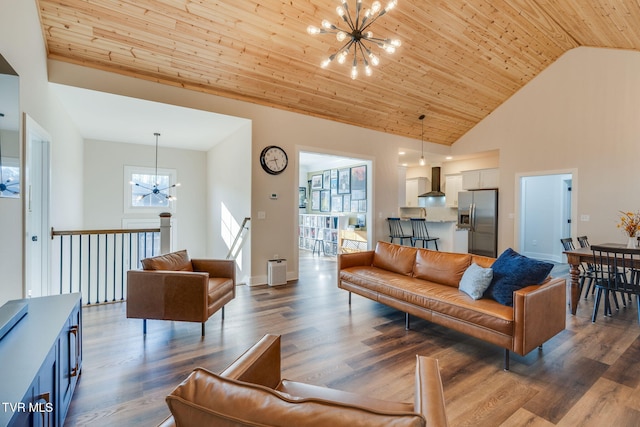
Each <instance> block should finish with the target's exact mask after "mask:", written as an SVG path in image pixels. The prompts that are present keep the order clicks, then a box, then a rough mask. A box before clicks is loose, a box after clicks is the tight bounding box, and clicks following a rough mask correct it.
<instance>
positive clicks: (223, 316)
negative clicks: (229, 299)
mask: <svg viewBox="0 0 640 427" xmlns="http://www.w3.org/2000/svg"><path fill="white" fill-rule="evenodd" d="M222 320H224V305H223V306H222Z"/></svg>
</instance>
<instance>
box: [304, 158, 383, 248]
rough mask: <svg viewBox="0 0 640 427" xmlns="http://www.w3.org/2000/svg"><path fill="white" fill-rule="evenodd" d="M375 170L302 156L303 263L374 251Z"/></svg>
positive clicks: (362, 162)
mask: <svg viewBox="0 0 640 427" xmlns="http://www.w3.org/2000/svg"><path fill="white" fill-rule="evenodd" d="M372 164H373V162H372V160H370V159H363V158H358V157H357V156H350V155H345V154H331V153H319V152H313V151H310V150H301V151H299V153H298V165H299V168H298V196H299V197H298V201H297V202H298V215H297V217H298V218H297V236H298V241H297V244H298V256H299V258H300V257H306V256H319V257H336V255H337V254H338V253H340V252H341V251H360V250H367V249H369V248H370V246H371V243H370V242H371V239H372V231H371V227H367V225H368V224H371V212H372V209H371V206H372V176H373V173H372V172H373V171H372Z"/></svg>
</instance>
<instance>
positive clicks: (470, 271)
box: [458, 262, 493, 299]
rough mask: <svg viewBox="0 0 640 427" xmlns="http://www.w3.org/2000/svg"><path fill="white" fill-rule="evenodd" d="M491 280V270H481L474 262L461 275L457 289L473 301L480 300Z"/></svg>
mask: <svg viewBox="0 0 640 427" xmlns="http://www.w3.org/2000/svg"><path fill="white" fill-rule="evenodd" d="M492 278H493V271H492V270H491V268H482V267H480V266H479V265H478V264H476V263H475V262H474V263H473V264H471V265H470V266H469V267H468V268H467V269H466V270H465V272H464V274H463V275H462V279H460V286H458V289H460V290H461V291H462V292H464V293H465V294H467V295H469V296H470V297H471V298H473V299H480V298H482V294H483V293H484V291H486V290H487V288H488V287H489V285H490V284H491V279H492Z"/></svg>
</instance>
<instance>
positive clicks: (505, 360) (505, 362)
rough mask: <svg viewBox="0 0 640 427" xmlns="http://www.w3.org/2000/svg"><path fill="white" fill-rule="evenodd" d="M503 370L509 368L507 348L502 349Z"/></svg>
mask: <svg viewBox="0 0 640 427" xmlns="http://www.w3.org/2000/svg"><path fill="white" fill-rule="evenodd" d="M504 370H505V371H508V370H509V350H507V349H506V348H505V349H504Z"/></svg>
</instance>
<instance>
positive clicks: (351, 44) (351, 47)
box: [307, 0, 401, 79]
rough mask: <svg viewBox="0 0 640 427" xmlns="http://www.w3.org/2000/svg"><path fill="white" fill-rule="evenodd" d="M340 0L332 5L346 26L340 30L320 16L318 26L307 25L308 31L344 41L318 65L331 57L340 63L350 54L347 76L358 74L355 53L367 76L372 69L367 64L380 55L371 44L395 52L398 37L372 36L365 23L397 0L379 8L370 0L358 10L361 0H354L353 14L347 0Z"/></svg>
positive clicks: (376, 3) (328, 61)
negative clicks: (339, 3) (319, 25)
mask: <svg viewBox="0 0 640 427" xmlns="http://www.w3.org/2000/svg"><path fill="white" fill-rule="evenodd" d="M341 2H342V4H341V5H340V6H338V7H337V8H336V12H337V13H338V16H340V18H342V20H343V21H344V23H345V24H346V25H347V26H348V27H349V29H348V30H344V29H342V28H340V27H338V26H336V25H333V24H332V23H331V22H329V21H328V20H327V19H324V20H322V28H318V27H314V26H313V25H309V27H307V32H308V33H309V34H311V35H315V34H327V33H328V34H335V35H336V39H337V40H338V41H339V42H345V43H344V45H343V46H342V47H341V48H340V49H339V50H338V51H337V52H336V53H334V54H333V55H331V56H329V58H327V59H325V60H324V61H323V62H322V68H326V67H327V66H329V64H330V63H331V62H332V61H333V60H334V59H336V58H337V59H338V63H340V64H344V63H345V62H346V61H347V58H348V57H349V55H351V56H352V57H353V62H352V65H351V78H352V79H356V78H357V77H358V57H360V58H361V59H360V60H361V61H362V63H363V64H364V72H365V74H366V75H367V76H370V75H371V73H372V70H371V65H374V66H375V65H378V64H379V63H380V59H379V58H378V57H377V56H376V55H375V54H374V53H373V52H372V51H371V48H370V46H371V45H377V46H378V47H380V48H381V49H384V50H385V51H386V52H387V53H393V52H395V50H396V48H397V47H399V46H400V45H401V42H400V40H391V39H381V38H377V37H374V36H373V33H372V32H371V31H370V30H369V27H371V25H373V23H374V22H376V20H377V19H378V18H380V17H381V16H382V15H384V14H385V13H387V12H388V11H390V10H391V9H393V8H394V7H396V5H397V4H398V0H391V1H390V2H389V3H388V4H387V7H385V8H384V9H382V8H381V5H380V2H379V1H374V2H373V3H372V4H371V8H370V9H367V10H365V11H364V12H362V0H356V10H355V17H354V16H352V14H351V12H350V10H349V6H348V5H347V0H341Z"/></svg>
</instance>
